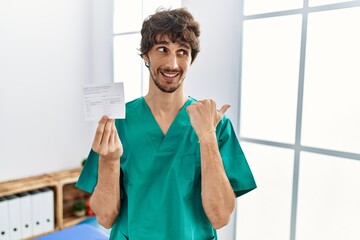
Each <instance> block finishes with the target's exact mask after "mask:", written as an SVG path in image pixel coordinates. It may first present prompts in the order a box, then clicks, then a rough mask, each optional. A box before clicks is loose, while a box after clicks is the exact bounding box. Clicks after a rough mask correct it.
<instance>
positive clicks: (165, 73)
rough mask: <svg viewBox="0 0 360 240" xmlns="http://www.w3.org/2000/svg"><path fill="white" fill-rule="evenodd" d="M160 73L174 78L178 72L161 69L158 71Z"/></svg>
mask: <svg viewBox="0 0 360 240" xmlns="http://www.w3.org/2000/svg"><path fill="white" fill-rule="evenodd" d="M160 73H161V75H163V76H164V77H166V78H174V77H177V76H178V75H179V74H180V73H179V72H163V71H160Z"/></svg>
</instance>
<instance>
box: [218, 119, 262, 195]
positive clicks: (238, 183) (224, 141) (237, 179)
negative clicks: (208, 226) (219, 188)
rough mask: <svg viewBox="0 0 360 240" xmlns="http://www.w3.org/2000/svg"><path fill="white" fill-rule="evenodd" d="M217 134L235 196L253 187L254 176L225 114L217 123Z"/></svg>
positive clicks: (254, 185) (254, 186)
mask: <svg viewBox="0 0 360 240" xmlns="http://www.w3.org/2000/svg"><path fill="white" fill-rule="evenodd" d="M217 134H218V144H219V150H220V154H221V157H222V160H223V164H224V168H225V172H226V175H227V177H228V179H229V181H230V184H231V186H232V188H233V190H234V193H235V195H236V197H239V196H241V195H243V194H245V193H247V192H249V191H251V190H253V189H255V188H256V183H255V179H254V176H253V174H252V172H251V169H250V166H249V164H248V162H247V160H246V158H245V155H244V153H243V151H242V149H241V147H240V144H239V141H238V139H237V137H236V134H235V131H234V129H233V126H232V123H231V121H230V119H228V118H227V117H226V116H224V117H223V118H222V120H221V121H220V123H219V124H218V126H217Z"/></svg>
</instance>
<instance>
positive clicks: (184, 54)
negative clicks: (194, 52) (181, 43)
mask: <svg viewBox="0 0 360 240" xmlns="http://www.w3.org/2000/svg"><path fill="white" fill-rule="evenodd" d="M179 55H181V56H187V55H188V52H187V51H185V50H181V51H179Z"/></svg>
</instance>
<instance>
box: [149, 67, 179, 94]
mask: <svg viewBox="0 0 360 240" xmlns="http://www.w3.org/2000/svg"><path fill="white" fill-rule="evenodd" d="M149 73H150V77H151V79H152V80H153V81H154V84H155V86H156V87H157V88H158V89H159V90H160V91H162V92H164V93H173V92H175V91H176V90H177V89H178V88H179V87H180V86H181V84H182V83H183V82H184V80H185V76H186V75H182V74H183V73H182V71H180V72H179V74H181V77H180V80H179V82H178V83H177V84H176V85H175V86H166V85H165V84H161V83H160V81H159V80H158V78H156V76H159V75H161V71H160V70H159V71H158V74H153V73H152V72H151V69H150V67H149Z"/></svg>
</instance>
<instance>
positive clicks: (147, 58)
mask: <svg viewBox="0 0 360 240" xmlns="http://www.w3.org/2000/svg"><path fill="white" fill-rule="evenodd" d="M142 58H143V59H144V61H145V62H149V57H148V55H147V54H144V55H143V56H142Z"/></svg>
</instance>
